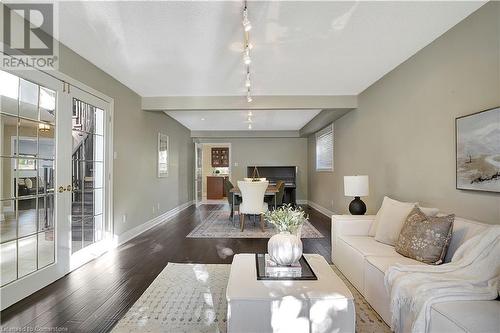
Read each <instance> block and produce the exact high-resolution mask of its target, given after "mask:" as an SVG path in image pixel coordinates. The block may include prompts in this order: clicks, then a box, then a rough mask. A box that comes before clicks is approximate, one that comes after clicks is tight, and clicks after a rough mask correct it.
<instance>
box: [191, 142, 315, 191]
mask: <svg viewBox="0 0 500 333" xmlns="http://www.w3.org/2000/svg"><path fill="white" fill-rule="evenodd" d="M200 142H210V143H215V142H224V143H230V144H231V154H232V157H231V163H232V166H231V181H232V182H234V183H236V181H237V180H242V179H243V177H246V170H247V166H249V165H269V166H271V165H283V166H297V167H298V174H297V200H307V139H306V138H225V139H200ZM235 163H237V164H238V165H237V166H236V165H235Z"/></svg>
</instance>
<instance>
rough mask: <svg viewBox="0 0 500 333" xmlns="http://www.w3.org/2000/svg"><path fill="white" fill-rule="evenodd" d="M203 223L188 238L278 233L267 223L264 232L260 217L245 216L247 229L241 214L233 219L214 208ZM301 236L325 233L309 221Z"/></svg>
mask: <svg viewBox="0 0 500 333" xmlns="http://www.w3.org/2000/svg"><path fill="white" fill-rule="evenodd" d="M201 220H202V221H201V224H200V225H198V226H197V227H196V228H194V230H193V231H191V232H190V233H189V234H188V235H187V236H186V237H188V238H271V237H272V236H273V235H275V234H276V229H275V228H274V226H273V225H272V224H270V223H266V225H265V228H264V232H262V230H260V221H259V219H258V218H255V219H253V218H252V219H251V218H249V217H248V216H247V217H245V230H244V231H241V229H240V220H239V216H238V215H236V216H235V217H234V222H233V220H232V219H231V218H230V217H229V211H227V210H213V211H210V212H209V213H208V214H207V215H206V216H202V217H201ZM301 238H323V235H322V234H321V233H320V232H319V231H318V229H316V228H315V227H314V226H313V225H312V224H311V223H310V222H309V221H307V222H305V223H304V225H303V226H302V232H301Z"/></svg>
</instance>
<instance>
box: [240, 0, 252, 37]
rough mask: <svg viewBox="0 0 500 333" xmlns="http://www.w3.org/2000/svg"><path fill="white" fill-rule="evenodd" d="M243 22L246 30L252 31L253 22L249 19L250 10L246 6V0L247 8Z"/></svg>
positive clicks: (244, 11)
mask: <svg viewBox="0 0 500 333" xmlns="http://www.w3.org/2000/svg"><path fill="white" fill-rule="evenodd" d="M241 23H242V24H243V29H245V31H247V32H248V31H250V30H251V29H252V23H250V20H249V19H248V10H247V7H246V1H245V9H244V10H243V21H242V22H241Z"/></svg>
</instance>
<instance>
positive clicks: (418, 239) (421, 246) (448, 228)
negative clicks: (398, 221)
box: [395, 207, 455, 265]
mask: <svg viewBox="0 0 500 333" xmlns="http://www.w3.org/2000/svg"><path fill="white" fill-rule="evenodd" d="M454 220H455V215H448V216H440V217H429V216H427V215H425V214H424V212H422V211H421V210H420V208H418V207H415V208H413V210H412V211H411V212H410V214H409V215H408V217H407V218H406V221H405V223H404V224H403V228H402V229H401V233H400V234H399V237H398V241H397V242H396V246H395V248H396V252H398V253H399V254H401V255H403V256H405V257H408V258H412V259H416V260H418V261H421V262H424V263H426V264H436V265H439V264H442V263H443V260H444V257H445V255H446V250H447V249H448V245H449V244H450V239H451V232H452V230H453V221H454Z"/></svg>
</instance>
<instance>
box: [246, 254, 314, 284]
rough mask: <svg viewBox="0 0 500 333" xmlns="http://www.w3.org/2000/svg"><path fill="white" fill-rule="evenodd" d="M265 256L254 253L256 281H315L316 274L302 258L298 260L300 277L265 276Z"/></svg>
mask: <svg viewBox="0 0 500 333" xmlns="http://www.w3.org/2000/svg"><path fill="white" fill-rule="evenodd" d="M265 256H266V255H265V254H262V253H256V254H255V266H256V268H257V280H285V281H300V280H317V279H318V278H317V277H316V274H314V271H313V270H312V268H311V266H310V265H309V263H308V262H307V260H306V258H305V257H304V256H301V257H300V259H299V263H300V266H301V268H302V270H301V276H293V277H291V276H290V277H289V276H279V277H277V276H269V275H266V259H265Z"/></svg>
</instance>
